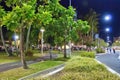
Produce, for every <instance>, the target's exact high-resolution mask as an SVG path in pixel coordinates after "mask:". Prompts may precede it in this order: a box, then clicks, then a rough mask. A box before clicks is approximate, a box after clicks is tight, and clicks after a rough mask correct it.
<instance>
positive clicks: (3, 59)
mask: <svg viewBox="0 0 120 80" xmlns="http://www.w3.org/2000/svg"><path fill="white" fill-rule="evenodd" d="M33 53H34V54H33V56H32V57H31V56H26V60H32V59H36V58H38V57H40V56H41V54H40V51H38V50H33ZM45 54H46V53H45ZM14 55H16V54H15V53H14ZM20 60H21V59H20V57H18V56H7V54H6V53H5V52H1V53H0V64H4V63H9V62H17V61H20Z"/></svg>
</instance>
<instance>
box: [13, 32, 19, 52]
mask: <svg viewBox="0 0 120 80" xmlns="http://www.w3.org/2000/svg"><path fill="white" fill-rule="evenodd" d="M18 39H19V36H18V35H17V34H16V33H15V35H14V40H15V48H16V52H18V43H17V40H18Z"/></svg>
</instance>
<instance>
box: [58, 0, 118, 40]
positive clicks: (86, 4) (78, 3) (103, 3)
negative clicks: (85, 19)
mask: <svg viewBox="0 0 120 80" xmlns="http://www.w3.org/2000/svg"><path fill="white" fill-rule="evenodd" d="M71 1H72V6H73V7H74V8H76V9H77V14H78V18H81V17H82V16H84V14H87V13H88V11H89V9H90V8H92V9H94V10H95V11H96V12H97V13H98V14H100V16H99V25H98V26H99V27H100V29H99V31H100V33H99V34H100V37H101V38H103V39H106V32H105V28H106V27H109V28H110V32H109V36H110V38H111V40H112V39H113V37H118V36H120V0H71ZM60 3H61V4H62V5H63V6H65V7H68V5H69V0H61V2H60ZM105 14H110V15H112V19H111V21H109V22H105V21H104V19H103V16H104V15H105Z"/></svg>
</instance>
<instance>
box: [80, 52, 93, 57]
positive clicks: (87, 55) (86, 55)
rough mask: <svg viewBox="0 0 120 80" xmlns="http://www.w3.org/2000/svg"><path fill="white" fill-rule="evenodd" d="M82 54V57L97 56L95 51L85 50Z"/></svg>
mask: <svg viewBox="0 0 120 80" xmlns="http://www.w3.org/2000/svg"><path fill="white" fill-rule="evenodd" d="M80 56H82V57H90V58H95V52H87V51H83V52H81V53H80Z"/></svg>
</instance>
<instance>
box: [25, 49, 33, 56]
mask: <svg viewBox="0 0 120 80" xmlns="http://www.w3.org/2000/svg"><path fill="white" fill-rule="evenodd" d="M25 56H33V52H32V50H27V51H26V52H25Z"/></svg>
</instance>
